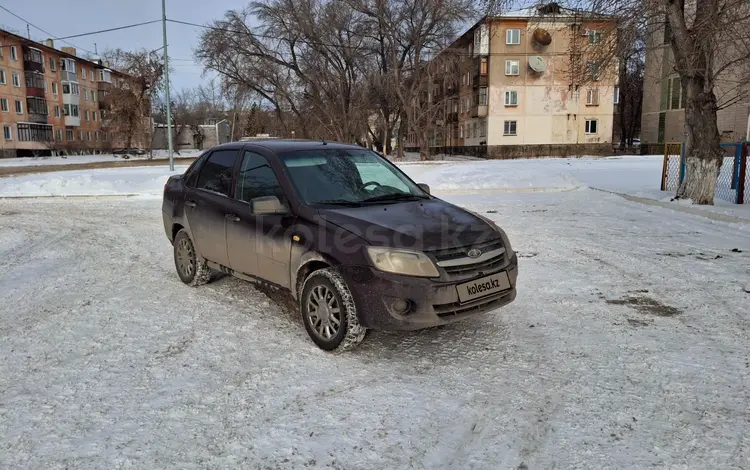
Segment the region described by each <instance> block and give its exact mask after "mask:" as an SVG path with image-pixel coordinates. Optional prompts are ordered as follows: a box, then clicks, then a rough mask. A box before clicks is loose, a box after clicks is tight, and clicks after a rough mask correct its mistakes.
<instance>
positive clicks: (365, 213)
mask: <svg viewBox="0 0 750 470" xmlns="http://www.w3.org/2000/svg"><path fill="white" fill-rule="evenodd" d="M319 215H320V216H321V217H322V218H323V219H325V220H326V221H328V222H330V223H333V224H335V225H337V226H339V227H341V228H344V229H346V230H347V231H349V232H352V233H354V234H356V235H358V236H359V237H361V238H363V239H365V240H366V241H368V242H369V243H370V244H372V245H376V246H392V247H398V248H407V249H414V250H420V251H430V250H436V249H442V248H452V247H456V246H466V245H472V244H475V243H482V242H486V241H488V240H494V239H496V238H499V237H500V235H499V233H498V232H497V231H496V230H495V229H494V228H492V227H491V226H490V225H489V224H488V223H487V222H485V221H484V220H482V219H481V218H479V217H477V216H476V215H474V214H472V213H471V212H468V211H466V210H465V209H461V208H460V207H456V206H454V205H453V204H449V203H447V202H445V201H442V200H440V199H428V200H427V199H426V200H419V201H409V202H399V203H395V204H382V205H365V206H363V207H342V208H334V209H323V210H321V211H320V213H319Z"/></svg>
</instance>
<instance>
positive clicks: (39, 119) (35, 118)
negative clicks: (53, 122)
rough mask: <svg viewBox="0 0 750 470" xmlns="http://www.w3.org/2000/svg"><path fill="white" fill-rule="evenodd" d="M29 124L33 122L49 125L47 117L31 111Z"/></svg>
mask: <svg viewBox="0 0 750 470" xmlns="http://www.w3.org/2000/svg"><path fill="white" fill-rule="evenodd" d="M29 122H33V123H35V124H47V115H46V114H42V113H34V112H31V111H29Z"/></svg>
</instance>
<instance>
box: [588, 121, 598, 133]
mask: <svg viewBox="0 0 750 470" xmlns="http://www.w3.org/2000/svg"><path fill="white" fill-rule="evenodd" d="M597 132H599V121H597V120H596V119H586V134H596V133H597Z"/></svg>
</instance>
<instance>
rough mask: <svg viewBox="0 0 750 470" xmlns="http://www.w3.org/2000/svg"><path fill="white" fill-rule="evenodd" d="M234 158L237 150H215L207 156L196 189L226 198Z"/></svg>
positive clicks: (230, 182) (230, 183) (230, 181)
mask: <svg viewBox="0 0 750 470" xmlns="http://www.w3.org/2000/svg"><path fill="white" fill-rule="evenodd" d="M236 158H237V150H216V151H215V152H213V153H212V154H211V155H209V157H208V160H206V163H204V164H203V165H201V169H200V175H199V176H198V184H197V188H198V189H205V190H206V191H211V192H214V193H219V194H223V195H225V196H228V195H229V188H230V187H231V185H232V170H233V169H234V161H235V159H236Z"/></svg>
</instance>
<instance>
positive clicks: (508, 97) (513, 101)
mask: <svg viewBox="0 0 750 470" xmlns="http://www.w3.org/2000/svg"><path fill="white" fill-rule="evenodd" d="M505 106H518V92H517V91H516V90H511V91H506V92H505Z"/></svg>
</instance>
